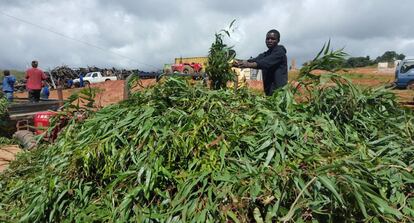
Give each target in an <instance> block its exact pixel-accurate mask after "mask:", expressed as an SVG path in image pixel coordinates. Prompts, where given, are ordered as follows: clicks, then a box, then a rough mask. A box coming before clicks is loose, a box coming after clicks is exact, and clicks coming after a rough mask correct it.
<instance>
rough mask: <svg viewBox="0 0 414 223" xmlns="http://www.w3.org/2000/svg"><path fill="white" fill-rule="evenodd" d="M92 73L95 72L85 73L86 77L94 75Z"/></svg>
mask: <svg viewBox="0 0 414 223" xmlns="http://www.w3.org/2000/svg"><path fill="white" fill-rule="evenodd" d="M92 74H93V73H87V74H86V75H85V77H92Z"/></svg>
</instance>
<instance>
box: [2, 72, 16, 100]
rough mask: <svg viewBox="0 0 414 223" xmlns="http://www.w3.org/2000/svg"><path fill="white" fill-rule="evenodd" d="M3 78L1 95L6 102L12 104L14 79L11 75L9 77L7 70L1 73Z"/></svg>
mask: <svg viewBox="0 0 414 223" xmlns="http://www.w3.org/2000/svg"><path fill="white" fill-rule="evenodd" d="M3 74H4V78H3V87H2V88H3V89H2V90H3V93H4V95H5V96H6V98H7V100H8V101H10V102H12V101H13V92H14V83H15V82H16V78H15V77H14V76H13V75H10V71H9V70H4V71H3Z"/></svg>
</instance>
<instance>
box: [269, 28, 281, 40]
mask: <svg viewBox="0 0 414 223" xmlns="http://www.w3.org/2000/svg"><path fill="white" fill-rule="evenodd" d="M267 33H268V34H269V33H274V34H275V35H276V37H277V39H278V40H279V41H280V33H279V31H277V30H276V29H271V30H269V32H267Z"/></svg>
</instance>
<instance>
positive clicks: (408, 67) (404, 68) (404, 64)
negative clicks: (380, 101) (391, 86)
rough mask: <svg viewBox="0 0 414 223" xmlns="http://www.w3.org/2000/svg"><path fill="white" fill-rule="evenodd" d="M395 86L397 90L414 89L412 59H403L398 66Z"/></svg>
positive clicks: (413, 63) (413, 61)
mask: <svg viewBox="0 0 414 223" xmlns="http://www.w3.org/2000/svg"><path fill="white" fill-rule="evenodd" d="M395 85H396V87H397V88H408V89H414V59H405V60H402V61H401V62H400V64H398V66H397V68H396V70H395Z"/></svg>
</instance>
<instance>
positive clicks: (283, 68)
mask: <svg viewBox="0 0 414 223" xmlns="http://www.w3.org/2000/svg"><path fill="white" fill-rule="evenodd" d="M279 41H280V33H279V31H277V30H275V29H272V30H270V31H269V32H267V34H266V41H265V42H266V46H267V48H268V50H267V51H266V52H264V53H261V54H259V55H258V56H257V57H256V58H252V59H249V60H236V61H235V62H234V63H233V66H235V67H239V68H254V69H261V70H262V75H263V89H264V92H265V94H266V95H267V96H270V95H272V94H273V92H274V91H275V90H276V89H277V88H281V87H283V86H285V85H286V84H287V81H288V66H287V56H286V52H287V51H286V48H285V47H284V46H282V45H278V44H279Z"/></svg>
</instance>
